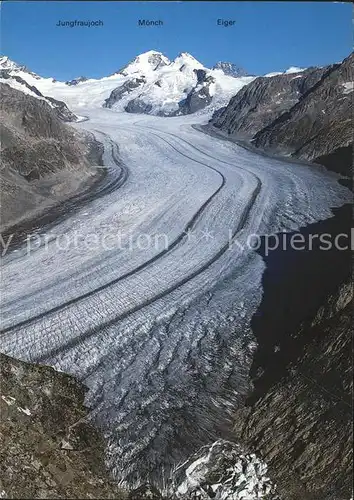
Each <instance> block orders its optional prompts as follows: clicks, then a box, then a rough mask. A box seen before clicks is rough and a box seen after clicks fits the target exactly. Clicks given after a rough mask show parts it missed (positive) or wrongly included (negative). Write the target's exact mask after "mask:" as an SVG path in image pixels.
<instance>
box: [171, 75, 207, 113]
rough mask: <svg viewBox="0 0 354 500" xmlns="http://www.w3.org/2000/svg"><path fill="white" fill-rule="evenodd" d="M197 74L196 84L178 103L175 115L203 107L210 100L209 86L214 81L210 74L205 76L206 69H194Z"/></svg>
mask: <svg viewBox="0 0 354 500" xmlns="http://www.w3.org/2000/svg"><path fill="white" fill-rule="evenodd" d="M194 72H195V73H196V75H197V85H196V86H195V87H194V88H193V89H192V90H191V91H190V92H189V94H188V95H187V97H186V99H184V100H183V101H181V102H180V103H179V110H178V111H177V112H176V113H175V114H176V115H188V114H190V113H195V112H196V111H199V110H200V109H204V108H205V107H206V106H207V105H208V104H210V103H211V101H212V98H213V97H212V95H211V94H210V86H211V85H212V84H213V83H215V79H214V78H213V77H212V76H210V75H209V76H207V73H206V71H204V70H202V69H199V70H195V71H194Z"/></svg>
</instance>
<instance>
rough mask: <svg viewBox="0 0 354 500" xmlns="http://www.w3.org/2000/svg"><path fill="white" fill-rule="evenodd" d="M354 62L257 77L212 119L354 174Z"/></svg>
mask: <svg viewBox="0 0 354 500" xmlns="http://www.w3.org/2000/svg"><path fill="white" fill-rule="evenodd" d="M353 64H354V55H353V54H351V55H350V56H349V57H347V58H346V59H345V60H344V61H343V62H342V63H341V64H334V65H332V66H327V67H324V68H317V69H316V68H309V69H307V70H306V71H303V72H301V73H297V74H284V75H278V76H274V77H270V78H266V77H261V78H257V79H256V80H254V81H253V82H251V83H250V84H249V85H247V86H246V87H244V88H243V89H241V91H240V92H238V94H237V95H236V96H234V97H233V98H232V99H231V101H230V103H229V104H228V106H227V107H226V108H224V109H223V110H221V111H219V112H218V113H216V114H215V115H214V117H213V118H212V120H211V122H210V124H211V126H213V127H214V129H219V130H221V131H222V132H224V133H227V134H229V135H230V136H232V137H234V138H235V139H240V140H248V141H251V142H252V144H253V145H255V146H256V147H257V148H261V149H262V150H266V151H268V152H271V153H276V154H286V155H291V156H294V157H297V158H301V159H303V160H307V161H313V162H316V163H321V164H323V165H325V166H327V167H328V168H331V169H332V170H334V171H337V172H339V173H342V174H345V175H350V173H351V164H352V159H351V157H352V148H353V126H352V113H353V86H352V85H353V84H352V83H350V82H353V79H354V78H353V69H352V68H353Z"/></svg>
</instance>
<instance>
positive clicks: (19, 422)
mask: <svg viewBox="0 0 354 500" xmlns="http://www.w3.org/2000/svg"><path fill="white" fill-rule="evenodd" d="M0 364H1V366H0V369H1V403H0V404H1V420H0V438H1V446H0V449H1V451H0V492H1V498H14V499H15V498H16V499H18V498H21V499H36V498H68V499H69V498H70V499H75V498H77V499H83V498H92V499H95V498H114V499H117V500H118V499H123V498H126V496H125V495H124V493H123V492H121V491H120V489H119V488H118V487H117V486H116V485H115V484H113V483H112V482H111V480H110V479H109V478H108V476H107V475H106V472H105V468H104V447H103V444H104V443H103V440H102V438H101V436H100V434H99V432H98V431H97V430H96V429H95V428H94V427H93V426H92V425H91V424H90V423H89V421H88V420H87V414H88V409H87V408H86V407H85V406H84V396H85V387H84V386H83V385H82V384H80V383H79V382H77V381H76V380H75V379H74V378H73V377H71V376H69V375H65V374H64V373H59V372H56V371H55V370H54V369H53V368H50V367H47V366H39V365H32V364H29V363H24V362H22V361H18V360H15V359H12V358H10V357H8V356H5V355H3V354H0Z"/></svg>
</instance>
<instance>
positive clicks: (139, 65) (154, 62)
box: [118, 50, 171, 76]
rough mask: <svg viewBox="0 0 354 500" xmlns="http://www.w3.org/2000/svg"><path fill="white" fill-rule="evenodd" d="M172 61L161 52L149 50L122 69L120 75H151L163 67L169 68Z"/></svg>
mask: <svg viewBox="0 0 354 500" xmlns="http://www.w3.org/2000/svg"><path fill="white" fill-rule="evenodd" d="M169 64H171V61H170V60H169V59H168V57H166V56H165V55H164V54H162V53H161V52H157V51H156V50H149V51H148V52H144V53H143V54H140V55H138V56H137V57H135V58H134V59H133V60H132V61H130V63H128V64H127V65H126V66H124V68H122V69H121V70H120V71H119V72H118V73H120V74H122V75H124V76H127V75H131V74H133V73H141V74H145V73H150V72H151V71H156V70H157V69H160V68H162V67H163V66H168V65H169Z"/></svg>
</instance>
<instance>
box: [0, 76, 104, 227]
mask: <svg viewBox="0 0 354 500" xmlns="http://www.w3.org/2000/svg"><path fill="white" fill-rule="evenodd" d="M0 92H1V103H0V116H1V124H0V133H1V160H0V166H1V170H0V182H1V230H2V231H4V230H8V228H9V227H11V226H14V225H16V224H19V223H21V222H23V221H25V220H30V219H33V218H34V217H36V216H37V215H38V214H39V213H40V212H42V211H43V210H45V209H48V207H53V206H55V205H56V204H58V203H60V202H62V201H63V200H65V199H67V198H69V197H70V196H72V195H74V194H76V193H78V192H80V191H82V190H84V189H85V188H86V187H88V186H89V185H92V183H93V182H95V180H97V178H98V174H97V170H96V169H93V168H92V167H91V165H92V164H94V165H99V164H100V162H101V154H102V151H101V146H100V145H99V144H98V143H97V142H96V141H95V140H94V139H93V137H92V136H91V135H90V136H83V135H82V134H79V132H77V131H76V130H74V129H73V128H71V127H69V126H68V125H66V124H64V123H62V121H61V120H60V119H59V118H58V112H57V111H54V110H53V108H51V107H50V106H49V104H48V103H47V102H46V101H45V100H41V99H37V98H35V97H32V96H30V95H28V94H25V93H23V92H21V91H18V90H16V89H13V88H12V87H10V86H9V85H7V84H3V83H1V84H0Z"/></svg>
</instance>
